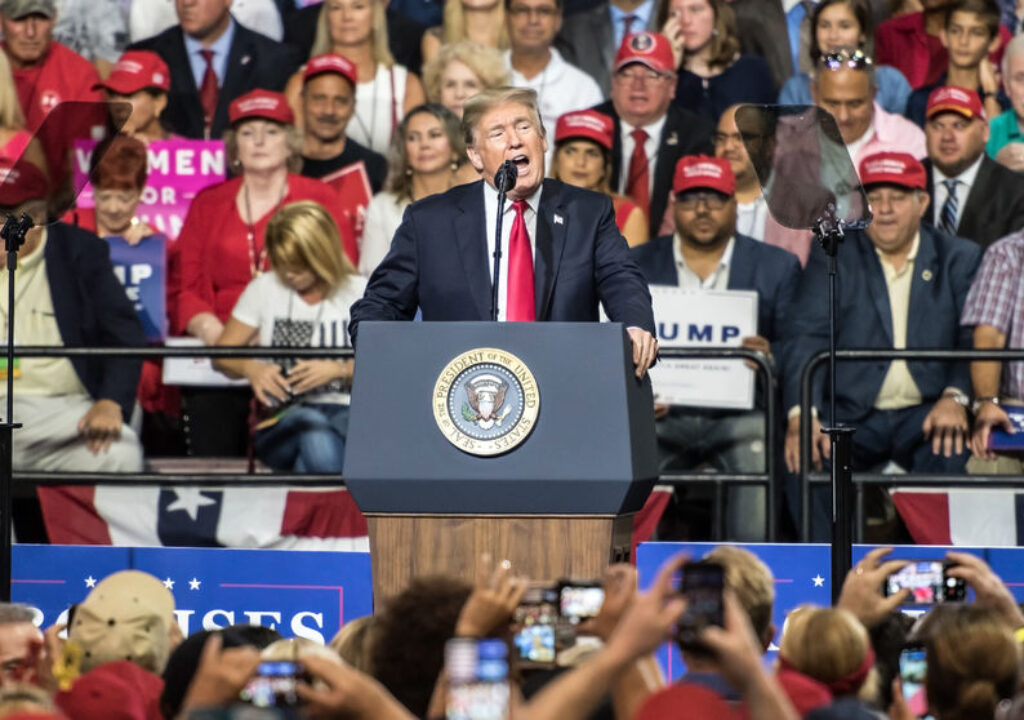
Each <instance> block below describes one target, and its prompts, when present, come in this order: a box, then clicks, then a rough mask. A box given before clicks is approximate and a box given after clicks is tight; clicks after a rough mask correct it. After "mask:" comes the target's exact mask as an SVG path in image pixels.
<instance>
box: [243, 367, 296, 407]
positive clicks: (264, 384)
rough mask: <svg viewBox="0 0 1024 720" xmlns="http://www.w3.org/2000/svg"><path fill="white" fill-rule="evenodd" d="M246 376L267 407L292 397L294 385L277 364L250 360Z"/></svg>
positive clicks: (254, 393)
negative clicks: (292, 385)
mask: <svg viewBox="0 0 1024 720" xmlns="http://www.w3.org/2000/svg"><path fill="white" fill-rule="evenodd" d="M245 376H246V377H247V378H248V379H249V385H251V386H252V392H253V395H255V396H256V399H257V400H259V401H260V402H261V403H263V404H264V405H266V406H267V407H275V406H276V405H279V404H281V403H283V402H286V401H287V400H288V398H289V397H291V394H292V387H291V385H289V384H288V381H287V380H285V379H284V376H283V375H282V374H281V368H279V367H278V366H277V365H274V364H272V363H268V362H262V361H261V360H250V361H249V362H248V363H247V364H246V366H245Z"/></svg>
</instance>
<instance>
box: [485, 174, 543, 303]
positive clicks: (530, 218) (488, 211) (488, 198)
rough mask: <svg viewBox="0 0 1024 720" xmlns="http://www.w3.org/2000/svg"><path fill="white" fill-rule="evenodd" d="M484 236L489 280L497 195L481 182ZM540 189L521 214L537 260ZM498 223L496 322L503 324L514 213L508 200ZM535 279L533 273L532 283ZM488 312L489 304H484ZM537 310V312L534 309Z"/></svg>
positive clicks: (540, 188) (530, 198)
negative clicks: (499, 246)
mask: <svg viewBox="0 0 1024 720" xmlns="http://www.w3.org/2000/svg"><path fill="white" fill-rule="evenodd" d="M483 188H484V189H483V193H484V218H485V221H484V234H485V235H486V237H487V277H488V279H490V278H492V277H493V275H492V273H493V272H494V226H495V224H496V223H497V222H498V191H497V190H495V189H494V187H493V186H491V184H490V183H488V182H486V181H484V183H483ZM541 190H543V186H540V187H538V188H537V190H536V192H534V193H533V195H531V196H530V197H528V198H526V204H527V208H526V211H525V212H524V213H523V220H524V221H525V222H526V232H527V233H528V234H529V236H530V253H531V255H532V256H533V257H534V258H536V257H537V211H538V210H539V209H540V192H541ZM502 216H503V217H502V221H501V270H500V271H499V273H498V320H505V319H506V317H507V315H506V306H507V305H508V302H507V300H508V297H507V292H508V291H507V290H506V288H507V287H508V259H509V254H508V241H509V237H510V236H511V234H512V223H513V222H515V219H516V212H515V209H514V208H513V207H512V201H511V199H508V198H506V200H505V211H504V213H502ZM536 280H537V276H536V273H534V283H536ZM487 306H488V308H490V303H488V304H487ZM537 310H540V308H537Z"/></svg>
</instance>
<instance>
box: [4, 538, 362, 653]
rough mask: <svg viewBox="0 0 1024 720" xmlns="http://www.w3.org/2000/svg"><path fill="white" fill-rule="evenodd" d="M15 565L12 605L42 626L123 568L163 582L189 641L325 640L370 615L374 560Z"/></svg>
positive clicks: (73, 549) (274, 556) (319, 555)
mask: <svg viewBox="0 0 1024 720" xmlns="http://www.w3.org/2000/svg"><path fill="white" fill-rule="evenodd" d="M13 559H14V577H13V582H12V595H13V599H14V601H15V602H22V603H26V604H28V605H31V606H32V607H34V608H37V610H38V613H39V624H40V625H41V626H43V627H48V626H50V625H52V624H54V623H55V622H61V621H63V619H64V618H63V614H64V613H65V612H66V611H67V608H68V607H69V606H70V605H72V604H73V603H77V602H81V601H82V600H84V599H85V597H86V595H87V594H88V593H89V590H90V589H91V588H92V587H94V586H95V585H96V583H97V582H99V581H100V580H102V579H103V578H104V577H106V576H107V575H110V574H111V573H114V572H117V571H119V570H127V569H136V570H142V571H144V572H148V573H150V574H151V575H154V576H155V577H157V578H159V579H160V580H162V581H163V583H164V585H165V587H167V588H168V589H169V590H170V591H171V593H172V594H173V595H174V602H175V607H176V615H177V619H178V624H179V625H180V626H181V629H182V632H183V633H184V634H185V635H189V634H190V633H194V632H197V631H199V630H202V629H213V628H218V627H224V626H227V625H231V624H234V623H249V624H258V625H265V626H267V627H273V628H275V629H276V630H277V631H278V632H280V633H281V634H282V635H284V636H285V637H295V636H299V637H307V638H310V639H312V640H316V641H318V642H329V641H330V639H331V638H332V637H333V636H334V634H335V633H337V632H338V630H339V629H340V628H341V626H342V625H343V624H344V623H345V622H348V621H349V620H353V619H355V618H358V617H363V616H365V615H369V614H371V613H372V612H373V583H372V579H371V572H370V555H369V553H357V552H352V553H349V552H313V551H299V550H235V549H226V548H197V549H193V548H123V547H96V546H66V545H16V546H15V547H14V558H13Z"/></svg>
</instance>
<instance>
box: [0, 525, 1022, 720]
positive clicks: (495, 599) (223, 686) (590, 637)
mask: <svg viewBox="0 0 1024 720" xmlns="http://www.w3.org/2000/svg"><path fill="white" fill-rule="evenodd" d="M891 552H892V549H891V548H879V549H875V550H872V551H871V552H870V553H868V554H867V555H866V556H865V557H864V558H863V559H862V560H861V561H860V562H858V563H857V564H856V565H855V566H854V568H853V569H852V570H850V572H849V574H848V575H847V576H846V578H845V580H844V582H843V584H842V589H841V593H840V595H839V598H838V600H837V602H836V604H835V605H834V606H832V607H819V606H814V605H801V606H799V607H795V608H784V609H783V610H784V615H785V621H784V623H783V625H782V627H777V626H776V625H775V620H774V619H775V618H778V617H780V615H778V614H777V613H776V608H775V605H776V596H775V578H774V577H773V575H772V572H771V570H770V569H769V568H768V567H767V566H766V565H765V564H764V562H762V561H761V560H760V559H759V558H758V557H757V556H755V555H754V554H752V553H751V552H749V551H748V550H745V549H742V548H739V547H737V546H730V545H721V546H718V547H715V548H714V549H712V550H711V551H710V552H709V553H707V555H706V556H705V557H703V558H701V559H700V560H699V561H697V559H695V558H689V557H687V556H686V555H685V554H680V555H676V556H674V557H672V558H670V559H669V560H668V561H666V562H665V564H664V565H663V566H662V567H661V568H660V569H659V571H658V574H657V577H655V578H652V580H651V582H650V583H649V585H648V588H647V590H646V591H643V592H641V591H640V590H639V589H638V587H637V585H638V582H637V573H636V570H635V568H633V567H632V566H631V565H622V564H620V565H612V566H611V567H609V568H608V569H607V571H606V572H605V575H604V578H603V580H602V582H601V583H600V584H601V586H602V590H601V597H603V600H602V601H601V603H600V604H599V606H598V609H597V610H596V614H595V615H594V616H593V617H591V618H589V619H586V620H584V621H583V622H581V623H579V624H577V625H576V626H575V627H574V629H573V632H572V633H570V634H568V635H565V636H564V637H560V639H559V640H558V641H557V643H556V648H557V655H556V657H555V659H554V662H550V663H547V664H543V665H542V666H539V665H538V663H536V662H524V659H523V658H521V655H520V653H519V652H518V648H517V644H516V643H515V642H513V637H514V636H516V635H517V633H519V632H521V631H522V629H523V623H524V622H525V621H524V620H523V616H522V615H521V614H520V613H519V612H517V608H520V609H521V608H522V607H524V606H523V604H522V603H523V601H524V596H525V595H526V593H528V592H529V589H530V588H531V587H535V586H536V583H534V582H531V581H530V580H529V579H528V578H524V577H520V576H517V575H516V574H515V572H514V569H513V568H511V567H510V565H509V563H508V562H502V563H499V564H497V565H496V566H494V567H492V566H491V562H490V559H489V556H486V555H485V556H483V557H482V558H481V559H480V561H479V563H478V567H477V570H476V577H475V581H474V582H473V583H472V584H470V583H469V582H467V581H466V580H465V579H462V578H458V577H450V576H430V577H422V578H418V579H415V580H413V581H412V582H411V583H410V584H409V585H408V586H407V587H406V588H405V589H404V590H402V591H400V592H399V593H398V594H397V595H394V596H393V597H391V598H389V599H388V600H387V601H386V602H385V603H383V604H382V606H381V607H379V608H378V610H377V613H376V614H374V615H372V616H367V617H362V618H359V619H352V620H349V621H348V622H347V623H346V624H345V625H344V626H342V628H341V629H340V630H339V631H338V633H337V635H336V636H335V637H334V638H333V639H332V640H331V641H330V643H328V644H327V645H326V646H324V645H321V644H318V643H316V642H315V641H312V640H308V639H304V638H287V639H286V638H282V636H281V635H280V634H279V633H278V632H277V631H276V630H275V629H273V628H272V627H263V626H259V625H231V626H227V627H218V626H210V627H206V628H204V629H203V630H201V631H197V632H195V633H193V634H191V635H189V636H188V637H184V636H183V634H182V631H181V629H180V627H179V625H178V623H177V620H176V617H175V602H174V598H173V596H172V595H171V592H170V591H169V590H167V588H166V587H165V586H164V583H163V582H162V581H160V580H159V579H157V578H155V577H153V576H152V575H148V574H146V573H144V572H140V571H137V570H125V571H120V572H117V573H114V574H113V575H110V576H108V577H106V578H104V579H102V580H101V581H100V582H99V583H98V584H96V586H95V587H94V588H93V589H92V590H91V591H90V592H89V594H88V595H87V596H86V597H85V598H84V599H82V600H81V601H80V602H79V603H77V604H75V605H73V606H72V607H71V608H70V609H69V611H68V613H67V619H66V622H65V621H64V620H63V616H62V620H61V622H60V623H59V624H55V625H53V626H51V627H49V628H46V629H45V630H44V629H41V628H39V627H37V626H36V624H35V623H36V621H37V615H36V613H35V611H34V610H33V609H32V608H30V607H27V606H24V605H14V604H0V658H2V661H3V662H2V667H0V718H12V719H13V718H29V717H33V718H63V719H65V720H93V719H94V718H96V719H99V718H103V719H104V720H106V719H108V718H126V719H131V720H154V719H161V718H162V719H165V720H174V719H176V718H190V719H195V720H199V719H206V718H210V719H212V718H296V717H298V718H305V717H321V718H367V719H371V718H372V719H374V720H376V719H383V718H389V719H390V718H396V719H397V718H431V719H433V718H442V717H448V718H459V719H462V718H465V719H466V720H501V719H502V718H513V719H515V718H530V719H531V720H543V719H547V718H551V719H552V720H555V719H557V720H571V719H572V718H580V719H581V720H582V719H584V718H595V719H596V718H615V719H616V720H629V719H631V718H636V719H637V720H647V719H648V718H650V719H655V718H657V719H659V720H660V719H663V718H671V717H686V718H694V719H695V720H702V719H704V718H707V719H708V720H727V719H728V718H741V717H748V718H756V719H758V720H791V719H792V720H795V719H797V718H811V719H816V720H826V719H829V718H834V719H836V720H840V719H842V718H863V719H864V720H870V719H871V718H876V719H877V718H889V719H890V720H913V719H914V718H920V717H924V716H926V715H927V716H928V717H932V718H934V719H935V720H1013V719H1015V718H1019V717H1021V710H1022V707H1024V694H1022V693H1024V691H1022V689H1021V684H1022V683H1021V681H1022V672H1024V663H1022V647H1021V645H1022V643H1024V636H1022V634H1024V613H1022V612H1021V608H1020V606H1018V605H1017V603H1016V602H1015V601H1014V598H1013V596H1012V594H1011V593H1010V591H1009V590H1008V589H1007V587H1006V586H1005V585H1004V584H1003V582H1002V581H1001V580H1000V578H999V577H998V576H997V575H996V574H995V573H994V572H993V571H992V569H991V568H989V566H988V565H987V564H986V563H985V562H984V561H983V560H981V559H980V558H978V557H977V556H975V555H972V554H969V553H957V552H950V553H949V554H948V555H947V557H946V558H945V560H944V563H945V565H946V566H947V570H946V573H947V575H948V577H949V578H951V579H953V580H954V581H962V582H963V583H964V584H965V586H966V587H968V588H970V590H971V591H972V592H971V597H972V599H971V601H970V602H966V601H948V602H943V603H939V604H935V605H933V606H931V607H930V608H927V609H926V611H925V612H922V613H917V614H915V615H914V616H910V615H906V614H904V613H903V612H901V610H900V609H899V607H900V605H901V604H902V603H905V602H906V601H907V600H908V598H909V594H910V593H911V589H910V588H904V589H903V590H900V591H899V592H896V593H883V590H882V586H883V585H885V584H887V578H889V577H890V576H892V575H893V574H894V573H898V572H900V571H901V570H903V568H904V567H905V566H906V565H907V564H908V562H909V561H907V560H902V559H894V558H893V557H891V556H890V555H889V554H890V553H891ZM709 568H714V570H715V572H716V573H718V577H719V578H720V580H721V582H720V587H718V589H717V592H716V593H712V594H710V595H709V594H708V591H707V589H706V588H705V589H704V591H703V592H702V594H699V595H698V594H691V593H690V592H688V591H687V589H686V588H687V584H686V581H685V578H686V577H687V574H688V573H695V574H700V573H702V572H705V573H706V572H707V571H708V569H709ZM680 577H682V578H683V580H682V581H680V579H679V578H680ZM680 583H681V584H680ZM709 603H711V604H712V605H713V606H715V607H717V608H718V610H717V611H712V610H709ZM695 617H696V618H702V619H700V620H695V619H694V618H695ZM663 643H671V644H673V645H675V646H676V648H675V649H676V650H678V651H679V652H680V653H681V657H682V661H683V663H684V665H685V670H684V671H683V672H682V673H681V674H680V675H679V676H678V677H677V678H674V679H673V680H672V681H671V682H668V681H666V679H665V676H664V674H663V672H662V668H661V666H660V665H659V663H658V660H657V659H656V657H655V654H654V653H655V652H656V651H658V650H659V649H660V648H661V647H662V645H663ZM466 647H469V648H471V649H472V648H476V649H477V650H478V651H479V658H480V661H479V665H477V664H476V663H475V661H474V660H472V659H471V660H470V661H469V664H468V666H467V664H466V660H465V655H464V653H463V654H462V655H460V654H459V652H458V650H459V649H462V650H465V648H466ZM485 647H486V648H488V652H487V654H486V655H485V652H484V648H485ZM487 658H491V661H490V664H489V665H488V661H487ZM495 660H496V661H497V665H496V666H495V664H494V661H495ZM467 667H468V676H467ZM488 667H489V668H490V669H486V668H488ZM467 677H468V679H469V680H470V681H471V682H480V683H483V686H482V687H478V688H477V692H476V694H475V695H470V696H467V695H466V694H465V692H464V687H463V685H464V684H465V682H466V679H467ZM467 698H470V699H471V701H470V702H469V703H468V704H465V702H466V699H467Z"/></svg>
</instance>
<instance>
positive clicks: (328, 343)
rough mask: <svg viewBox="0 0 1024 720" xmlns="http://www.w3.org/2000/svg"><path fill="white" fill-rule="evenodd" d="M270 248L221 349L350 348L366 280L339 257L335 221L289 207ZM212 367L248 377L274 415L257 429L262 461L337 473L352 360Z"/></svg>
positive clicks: (278, 219)
mask: <svg viewBox="0 0 1024 720" xmlns="http://www.w3.org/2000/svg"><path fill="white" fill-rule="evenodd" d="M266 249H267V256H268V257H269V258H270V268H271V270H272V271H273V272H268V273H265V274H263V275H260V276H259V277H257V278H255V279H254V280H253V281H252V282H251V283H249V285H248V287H246V289H245V292H243V293H242V296H241V297H240V298H239V299H238V303H237V304H236V305H235V308H234V310H232V311H231V318H230V319H229V320H228V322H227V324H226V325H225V326H224V332H222V333H221V336H220V339H219V340H218V341H217V344H218V345H227V346H232V345H235V346H244V345H251V344H253V342H257V343H258V344H259V345H261V346H263V347H324V348H327V347H331V348H334V347H351V346H350V345H349V340H348V308H349V306H350V305H351V304H352V303H354V302H355V301H356V300H358V299H359V298H360V297H362V295H363V290H364V289H365V287H366V280H365V279H364V278H361V277H359V276H358V275H356V271H355V268H354V267H353V266H352V263H351V262H349V261H348V259H347V258H346V257H345V255H344V253H343V252H342V249H341V238H340V237H339V235H338V229H337V227H336V226H335V224H334V221H333V220H332V219H331V216H330V214H329V213H328V212H327V211H326V210H325V209H324V208H323V207H322V206H321V205H318V204H317V203H315V202H309V201H306V202H299V203H292V204H290V205H285V206H284V207H282V208H281V209H280V210H278V211H277V212H276V213H274V216H273V217H272V218H271V219H270V222H269V223H268V224H267V229H266ZM213 365H214V367H215V368H217V369H218V370H220V371H221V372H223V373H225V374H226V375H228V376H229V377H244V378H246V379H247V380H248V381H249V385H250V386H251V387H252V392H253V394H254V395H255V396H256V399H257V400H258V401H259V402H260V403H261V404H262V405H263V406H264V407H266V408H268V409H270V410H272V411H273V414H272V415H271V417H270V418H268V419H267V420H265V421H264V422H262V423H260V424H259V425H257V426H256V433H255V435H254V437H253V449H254V451H255V453H256V457H258V458H259V459H260V460H262V461H263V462H264V463H266V464H267V465H269V466H270V467H272V468H274V469H276V470H285V471H289V472H312V473H340V472H341V468H342V465H343V463H344V460H345V438H346V436H347V434H348V405H349V401H350V395H349V392H350V390H351V387H352V361H351V360H318V359H316V360H315V359H301V360H293V359H288V358H282V359H279V360H277V361H275V362H265V361H263V360H246V359H244V358H217V359H215V360H214V363H213Z"/></svg>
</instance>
